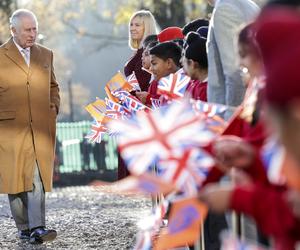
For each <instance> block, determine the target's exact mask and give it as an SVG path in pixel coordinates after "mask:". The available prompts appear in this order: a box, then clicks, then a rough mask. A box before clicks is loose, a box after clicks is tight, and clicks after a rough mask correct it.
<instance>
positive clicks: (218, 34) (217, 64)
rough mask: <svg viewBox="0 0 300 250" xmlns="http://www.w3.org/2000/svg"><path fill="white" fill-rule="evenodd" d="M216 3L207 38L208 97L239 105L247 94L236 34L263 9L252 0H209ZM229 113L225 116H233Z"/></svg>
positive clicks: (231, 104) (223, 102) (212, 99)
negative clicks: (243, 24) (239, 64)
mask: <svg viewBox="0 0 300 250" xmlns="http://www.w3.org/2000/svg"><path fill="white" fill-rule="evenodd" d="M207 1H208V3H209V4H211V5H214V6H215V8H214V11H213V14H212V18H211V21H210V25H209V32H208V38H207V52H208V54H207V56H208V92H207V94H208V96H207V97H208V101H209V102H215V103H221V104H226V105H229V106H238V105H239V104H240V103H241V102H242V100H243V97H244V94H245V87H244V85H243V82H242V79H241V75H240V70H239V66H238V63H237V53H236V51H235V49H234V48H235V44H234V37H235V33H236V31H237V29H238V27H239V26H240V25H241V24H242V23H248V22H250V21H251V20H253V19H254V18H255V16H256V15H257V14H258V12H259V8H258V6H257V5H256V4H255V3H254V2H253V1H252V0H207ZM230 116H231V113H227V114H226V117H225V118H227V119H228V118H229V117H230Z"/></svg>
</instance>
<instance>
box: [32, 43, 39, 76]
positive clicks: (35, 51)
mask: <svg viewBox="0 0 300 250" xmlns="http://www.w3.org/2000/svg"><path fill="white" fill-rule="evenodd" d="M40 54H41V50H40V48H39V47H38V46H36V45H33V46H32V47H31V49H30V67H29V75H32V73H33V71H34V70H36V69H37V67H38V65H40Z"/></svg>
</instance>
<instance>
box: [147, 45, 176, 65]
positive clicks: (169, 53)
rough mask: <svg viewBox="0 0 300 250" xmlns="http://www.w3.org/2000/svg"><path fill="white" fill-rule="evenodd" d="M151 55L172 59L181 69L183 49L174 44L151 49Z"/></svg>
mask: <svg viewBox="0 0 300 250" xmlns="http://www.w3.org/2000/svg"><path fill="white" fill-rule="evenodd" d="M149 52H150V55H154V56H157V57H159V58H160V59H163V60H167V59H169V58H171V59H172V60H173V61H174V63H175V64H176V66H178V67H180V62H179V61H180V58H181V48H180V47H179V46H178V45H177V44H176V43H174V42H164V43H159V44H157V45H156V46H154V47H153V48H152V49H150V51H149Z"/></svg>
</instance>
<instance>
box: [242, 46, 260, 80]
mask: <svg viewBox="0 0 300 250" xmlns="http://www.w3.org/2000/svg"><path fill="white" fill-rule="evenodd" d="M238 50H239V57H240V67H241V68H242V71H243V73H245V74H248V77H250V78H254V77H258V76H260V75H261V72H262V63H261V60H260V58H259V56H258V55H257V54H256V53H255V52H253V50H251V48H250V47H249V46H248V45H245V44H239V45H238Z"/></svg>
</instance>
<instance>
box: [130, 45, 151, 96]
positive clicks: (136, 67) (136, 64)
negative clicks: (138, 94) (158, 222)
mask: <svg viewBox="0 0 300 250" xmlns="http://www.w3.org/2000/svg"><path fill="white" fill-rule="evenodd" d="M142 54H143V48H141V49H138V50H137V51H136V53H135V54H134V55H133V56H132V57H131V58H130V59H129V60H128V62H127V63H126V64H125V67H124V73H125V76H126V77H128V76H129V75H131V74H132V72H133V71H134V73H135V76H136V78H137V80H138V82H139V85H140V88H141V90H142V91H147V90H148V87H149V82H150V79H151V74H150V73H148V72H147V71H145V70H143V69H142Z"/></svg>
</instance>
